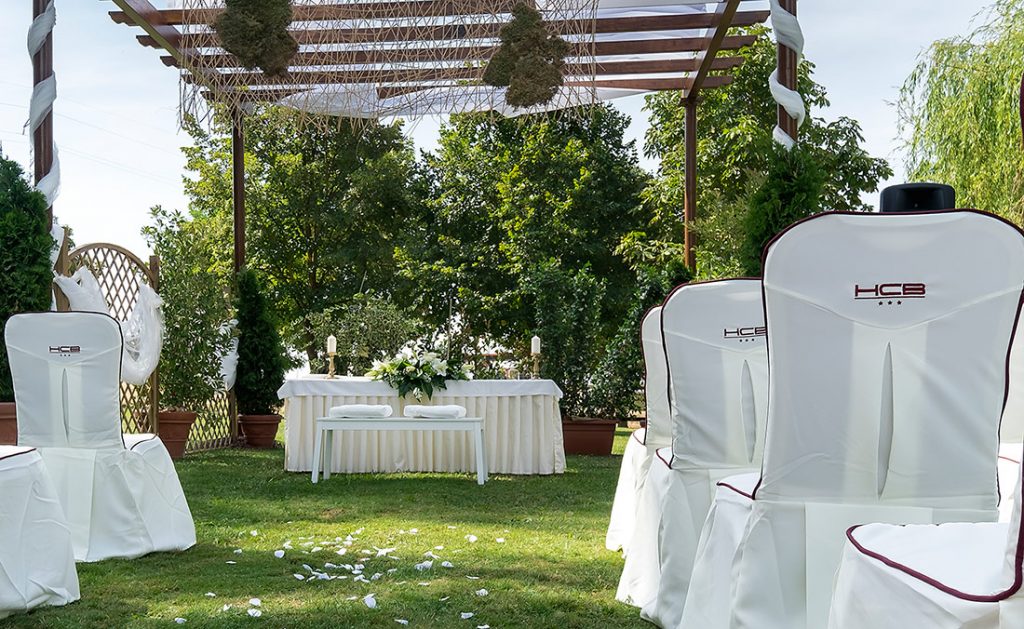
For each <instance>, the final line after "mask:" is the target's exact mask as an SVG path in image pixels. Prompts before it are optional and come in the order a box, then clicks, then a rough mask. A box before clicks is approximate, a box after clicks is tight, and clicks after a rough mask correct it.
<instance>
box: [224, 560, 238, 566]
mask: <svg viewBox="0 0 1024 629" xmlns="http://www.w3.org/2000/svg"><path fill="white" fill-rule="evenodd" d="M224 563H226V564H228V565H229V566H233V565H235V564H237V563H238V562H237V561H225V562H224Z"/></svg>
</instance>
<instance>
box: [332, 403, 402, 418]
mask: <svg viewBox="0 0 1024 629" xmlns="http://www.w3.org/2000/svg"><path fill="white" fill-rule="evenodd" d="M394 412H395V411H394V409H393V408H391V406H389V405H387V404H344V405H342V406H332V407H331V410H330V411H328V413H327V414H328V415H330V416H331V417H391V414H392V413H394Z"/></svg>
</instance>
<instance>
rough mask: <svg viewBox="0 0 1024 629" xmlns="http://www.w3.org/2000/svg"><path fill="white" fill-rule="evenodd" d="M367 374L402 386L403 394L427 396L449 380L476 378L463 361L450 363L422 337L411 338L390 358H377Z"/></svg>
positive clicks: (399, 390) (419, 396)
mask: <svg viewBox="0 0 1024 629" xmlns="http://www.w3.org/2000/svg"><path fill="white" fill-rule="evenodd" d="M366 375H367V376H368V377H370V378H373V379H374V380H382V381H384V382H387V383H388V384H390V385H391V386H392V387H394V388H395V389H397V390H398V395H399V396H400V397H405V396H406V395H408V394H410V393H411V394H412V395H413V397H416V398H421V397H423V396H424V395H426V396H427V399H430V396H431V395H433V394H434V391H435V390H437V389H444V388H446V386H445V381H447V380H472V379H473V374H472V373H471V372H470V371H468V370H467V369H465V368H464V367H463V366H462V365H455V364H452V363H449V362H448V361H447V360H445V359H443V358H441V356H440V355H439V354H438V353H437V352H436V351H433V350H428V349H427V348H425V347H424V346H423V344H422V343H421V342H419V341H410V342H409V343H406V344H405V346H403V347H402V349H401V350H399V351H398V353H397V354H395V355H394V357H392V358H390V359H387V360H375V361H374V362H373V368H371V369H370V371H368V372H366Z"/></svg>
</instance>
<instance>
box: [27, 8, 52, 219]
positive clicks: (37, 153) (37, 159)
mask: <svg viewBox="0 0 1024 629" xmlns="http://www.w3.org/2000/svg"><path fill="white" fill-rule="evenodd" d="M46 5H47V0H32V18H33V19H35V18H38V17H39V16H40V15H42V14H44V13H46ZM51 76H53V33H49V34H47V35H46V40H45V41H44V43H43V47H42V48H40V49H39V52H37V53H36V54H34V55H32V85H33V86H35V85H38V84H40V83H42V82H43V81H45V80H46V79H48V78H50V77H51ZM32 157H33V161H34V168H33V174H34V175H35V183H36V184H37V185H38V184H39V182H40V181H41V180H42V178H43V177H45V176H46V173H48V172H50V168H52V167H53V111H49V112H47V114H46V117H45V118H43V123H42V124H41V125H39V128H38V129H36V130H35V131H34V132H33V133H32ZM46 216H47V222H48V224H49V226H51V227H52V226H53V206H50V207H48V208H46ZM47 229H49V227H48V228H47Z"/></svg>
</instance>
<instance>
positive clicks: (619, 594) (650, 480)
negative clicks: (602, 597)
mask: <svg viewBox="0 0 1024 629" xmlns="http://www.w3.org/2000/svg"><path fill="white" fill-rule="evenodd" d="M671 462H672V449H671V448H660V449H658V450H657V451H655V453H654V457H653V458H652V459H651V464H650V468H649V469H648V471H647V479H646V480H645V481H644V485H643V487H642V488H641V490H640V497H639V499H638V500H637V507H636V525H635V527H634V529H633V536H632V538H630V540H629V546H628V547H627V548H628V552H627V553H626V563H625V565H624V566H623V568H622V575H621V576H619V586H618V588H617V589H616V592H615V598H616V599H618V600H619V601H621V602H623V603H626V604H627V605H632V606H634V607H640V608H642V607H643V606H644V605H647V604H648V603H649V602H651V601H652V600H653V599H654V597H655V596H657V595H658V582H659V580H660V579H661V567H660V565H659V557H658V527H659V526H660V524H661V509H662V507H663V506H664V498H665V495H666V494H667V493H668V490H669V481H670V479H671V476H670V474H671V473H672V470H671V468H670V465H671Z"/></svg>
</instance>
